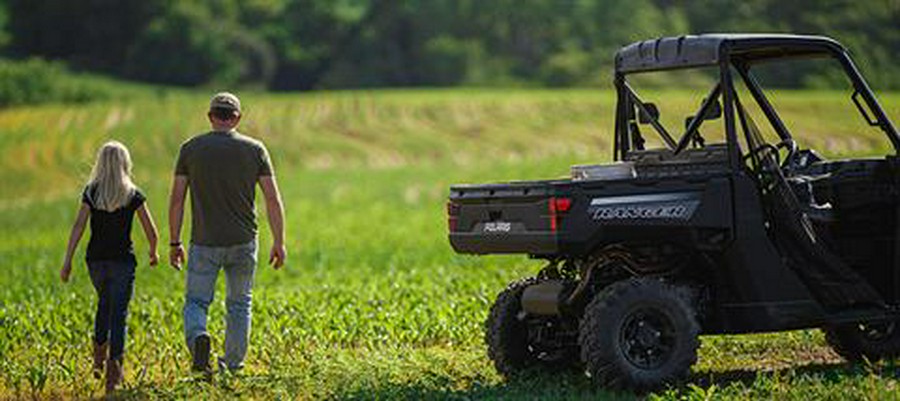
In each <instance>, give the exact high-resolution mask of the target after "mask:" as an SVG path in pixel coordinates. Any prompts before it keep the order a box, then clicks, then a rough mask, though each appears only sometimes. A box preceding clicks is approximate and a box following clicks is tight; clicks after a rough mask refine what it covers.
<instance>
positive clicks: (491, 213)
mask: <svg viewBox="0 0 900 401" xmlns="http://www.w3.org/2000/svg"><path fill="white" fill-rule="evenodd" d="M554 199H555V198H554V188H553V186H552V185H550V182H549V181H534V182H523V183H510V184H491V185H459V186H454V187H451V189H450V201H449V202H448V204H447V213H448V225H449V229H450V244H451V245H452V246H453V249H454V250H455V251H456V252H459V253H472V254H487V253H527V254H532V255H542V254H552V253H555V252H556V251H557V249H558V246H557V232H556V225H557V216H556V210H555V202H554Z"/></svg>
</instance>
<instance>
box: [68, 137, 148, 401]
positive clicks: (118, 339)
mask: <svg viewBox="0 0 900 401" xmlns="http://www.w3.org/2000/svg"><path fill="white" fill-rule="evenodd" d="M144 199H145V198H144V195H143V194H142V193H141V191H140V190H138V188H137V187H136V186H135V185H134V183H133V182H132V181H131V156H129V154H128V149H126V148H125V146H124V145H122V144H121V143H119V142H116V141H110V142H107V143H105V144H104V145H103V146H102V147H101V148H100V150H99V151H98V152H97V161H96V162H95V164H94V168H93V170H92V171H91V178H90V180H89V181H88V184H87V186H86V187H85V188H84V192H83V193H82V195H81V209H79V211H78V216H77V217H76V218H75V225H74V226H73V227H72V233H71V235H70V237H69V246H68V248H67V249H66V259H65V261H64V262H63V267H62V270H61V271H60V278H61V279H62V281H63V282H68V281H69V275H70V274H71V272H72V255H73V254H74V253H75V248H76V247H77V246H78V241H79V240H81V234H82V233H83V232H84V226H85V224H86V223H87V220H88V218H90V222H91V238H90V240H89V241H88V247H87V257H86V259H87V265H88V271H89V273H90V276H91V282H92V283H93V285H94V288H95V289H96V290H97V295H98V298H99V299H98V302H97V315H96V317H95V320H94V367H93V370H94V377H96V378H98V379H99V378H100V375H101V372H102V371H103V365H104V361H105V362H106V391H113V390H115V388H116V387H117V386H118V385H119V383H121V381H122V374H123V371H122V353H123V352H124V349H125V317H126V316H127V315H128V302H129V301H130V300H131V293H132V289H133V288H134V268H135V266H136V265H137V261H136V259H135V257H134V249H133V248H132V244H131V221H132V220H133V218H134V213H135V212H137V215H138V217H139V218H140V221H141V226H142V227H143V228H144V233H145V234H146V235H147V241H148V242H149V243H150V266H155V265H156V263H157V260H158V258H159V257H158V255H157V253H156V241H157V234H156V227H155V226H154V224H153V219H152V217H151V216H150V210H149V209H148V208H147V206H146V204H145V203H144Z"/></svg>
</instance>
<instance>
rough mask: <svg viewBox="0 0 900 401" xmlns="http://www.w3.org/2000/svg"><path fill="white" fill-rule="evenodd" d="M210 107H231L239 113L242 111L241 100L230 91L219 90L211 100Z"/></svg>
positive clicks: (230, 108)
mask: <svg viewBox="0 0 900 401" xmlns="http://www.w3.org/2000/svg"><path fill="white" fill-rule="evenodd" d="M209 108H210V109H215V108H220V109H229V110H234V111H236V112H238V113H240V112H241V101H240V99H238V97H237V96H235V95H234V94H233V93H230V92H219V93H216V94H215V95H213V97H212V99H210V101H209Z"/></svg>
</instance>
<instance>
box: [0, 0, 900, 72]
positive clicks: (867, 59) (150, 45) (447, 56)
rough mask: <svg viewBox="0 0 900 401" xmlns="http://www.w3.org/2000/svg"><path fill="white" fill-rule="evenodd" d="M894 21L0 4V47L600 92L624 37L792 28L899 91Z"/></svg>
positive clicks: (34, 1) (127, 66) (697, 9)
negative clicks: (845, 52)
mask: <svg viewBox="0 0 900 401" xmlns="http://www.w3.org/2000/svg"><path fill="white" fill-rule="evenodd" d="M897 21H900V2H898V1H896V0H870V1H854V0H797V1H789V2H786V1H781V0H743V1H737V0H705V1H686V0H597V1H582V0H524V1H522V0H491V1H481V0H243V1H241V0H194V1H176V0H78V1H72V0H0V48H2V49H3V53H5V54H6V55H7V56H9V57H15V58H19V57H30V56H40V57H44V58H49V59H55V60H61V61H65V62H66V63H68V64H69V65H70V66H71V67H72V68H75V69H79V70H87V71H97V72H101V73H106V74H111V75H114V76H119V77H123V78H128V79H136V80H141V81H148V82H156V83H165V84H172V85H185V86H194V85H203V84H213V83H214V84H224V85H254V86H259V87H265V88H269V89H273V90H308V89H324V88H359V87H385V86H447V85H545V86H577V85H598V84H606V83H608V81H609V69H610V66H611V63H612V54H613V52H614V51H615V50H616V49H617V48H618V47H620V46H622V45H624V44H627V43H630V42H632V41H635V40H640V39H645V38H650V37H655V36H662V35H679V34H686V33H704V32H738V31H744V32H791V33H804V34H823V35H827V36H831V37H834V38H836V39H838V40H840V41H841V42H843V43H844V44H845V45H847V46H848V47H849V48H850V49H852V51H853V53H854V56H855V57H856V58H857V59H858V61H859V64H860V65H861V66H862V68H863V70H864V72H865V73H866V74H867V76H868V77H869V79H870V80H871V81H872V82H873V84H875V85H876V86H877V87H879V88H886V89H888V88H890V89H898V88H900V74H896V73H895V71H896V67H895V65H896V63H898V62H900V57H898V54H900V29H898V28H900V26H898V23H897ZM781 82H782V83H783V84H784V85H786V86H795V87H800V86H809V85H811V84H812V83H821V82H827V80H821V79H811V78H810V77H809V76H799V75H798V76H786V77H782V80H781Z"/></svg>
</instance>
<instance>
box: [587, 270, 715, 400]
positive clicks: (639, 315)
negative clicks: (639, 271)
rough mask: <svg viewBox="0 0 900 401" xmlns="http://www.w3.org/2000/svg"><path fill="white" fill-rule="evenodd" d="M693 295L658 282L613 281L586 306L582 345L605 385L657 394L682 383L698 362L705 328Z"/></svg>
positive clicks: (594, 372)
mask: <svg viewBox="0 0 900 401" xmlns="http://www.w3.org/2000/svg"><path fill="white" fill-rule="evenodd" d="M690 294H691V292H690V291H689V290H688V289H687V288H685V287H680V286H675V285H671V284H667V283H664V282H662V281H660V280H656V279H643V278H641V279H631V280H626V281H620V282H617V283H614V284H612V285H610V286H609V287H607V288H606V289H604V290H603V291H602V292H600V293H599V294H598V295H597V296H596V297H595V298H594V300H593V301H591V303H590V304H589V305H588V306H587V309H586V310H585V314H584V318H583V319H582V321H581V328H580V334H579V343H580V345H581V356H582V360H583V361H584V363H585V365H586V366H587V370H588V373H590V375H591V377H592V379H594V380H595V381H596V382H597V383H599V384H600V385H603V386H606V387H624V388H631V389H636V390H652V389H655V388H658V387H660V386H661V385H663V384H665V383H671V382H674V381H677V380H680V379H682V378H683V377H684V376H686V375H687V373H688V372H689V371H690V367H691V365H693V364H694V362H696V360H697V347H698V346H699V339H698V335H699V332H700V326H699V325H698V324H697V320H696V318H695V313H694V308H693V307H692V301H691V299H692V297H691V295H690Z"/></svg>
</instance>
